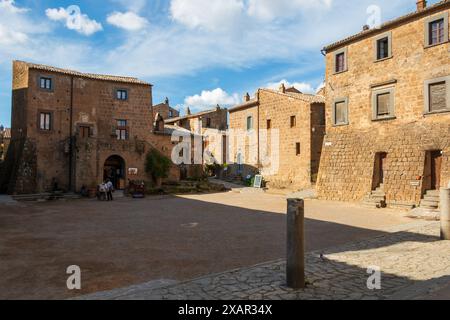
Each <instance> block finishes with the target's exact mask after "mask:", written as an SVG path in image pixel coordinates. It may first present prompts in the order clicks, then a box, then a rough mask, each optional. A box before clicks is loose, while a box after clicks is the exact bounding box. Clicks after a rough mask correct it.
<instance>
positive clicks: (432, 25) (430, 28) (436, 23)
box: [425, 12, 448, 47]
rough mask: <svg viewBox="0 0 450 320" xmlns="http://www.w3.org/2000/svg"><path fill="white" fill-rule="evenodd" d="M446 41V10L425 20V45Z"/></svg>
mask: <svg viewBox="0 0 450 320" xmlns="http://www.w3.org/2000/svg"><path fill="white" fill-rule="evenodd" d="M446 42H448V12H444V13H441V14H439V15H436V16H432V17H431V18H428V19H426V20H425V47H429V46H435V45H439V44H442V43H446Z"/></svg>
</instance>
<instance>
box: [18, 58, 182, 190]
mask: <svg viewBox="0 0 450 320" xmlns="http://www.w3.org/2000/svg"><path fill="white" fill-rule="evenodd" d="M41 76H47V77H51V78H52V82H53V88H52V90H51V91H44V90H41V89H40V88H39V78H40V77H41ZM13 79H14V88H15V89H14V92H13V121H12V123H13V140H14V139H15V138H16V139H20V137H26V144H27V143H31V144H32V145H33V146H34V149H33V150H34V152H35V155H34V156H35V158H36V161H35V164H36V175H35V177H31V176H29V175H28V176H26V175H23V174H21V171H20V170H19V172H18V175H17V177H15V179H16V180H17V181H22V180H21V179H27V177H28V182H24V183H23V185H25V184H29V185H35V190H34V192H44V191H48V190H51V188H52V181H54V179H55V180H56V181H57V183H58V186H59V187H60V188H62V189H64V190H70V189H75V190H76V191H79V190H80V189H81V186H82V185H85V186H87V187H94V186H96V185H97V184H98V183H100V182H101V181H102V180H103V167H104V163H105V160H106V159H107V158H109V157H110V156H114V155H117V156H120V157H121V158H123V159H124V160H125V181H127V179H128V178H131V179H136V180H148V176H147V174H146V173H145V156H146V153H147V152H148V150H149V148H150V147H155V148H156V149H158V150H160V151H161V152H163V153H164V154H166V155H167V156H170V154H171V146H172V144H171V141H170V137H167V136H163V137H160V136H157V135H155V134H153V119H152V110H151V109H152V108H151V106H152V90H151V86H150V85H146V84H136V83H127V82H123V83H122V82H117V81H107V80H99V79H92V78H86V77H81V76H73V75H70V74H64V73H59V72H49V71H47V70H45V71H44V70H40V69H34V68H29V69H28V68H27V64H25V63H21V62H16V63H14V70H13ZM117 89H126V90H127V91H128V99H127V100H126V101H122V100H118V99H116V90H117ZM71 105H72V110H71V108H70V106H71ZM43 111H44V112H50V113H51V114H52V127H51V130H50V131H48V132H46V131H42V130H40V129H39V122H38V117H39V113H40V112H43ZM71 119H72V126H71ZM119 119H120V120H127V127H128V135H129V138H128V140H126V141H119V140H117V137H116V136H115V129H116V125H117V120H119ZM80 126H87V127H90V128H91V137H88V138H84V139H82V137H81V136H80V130H79V127H80ZM71 129H72V130H71ZM71 137H73V138H72V139H73V141H74V150H73V152H72V154H73V157H72V172H70V159H71V157H70V148H69V146H70V139H71ZM17 145H18V144H17ZM128 168H137V169H138V174H137V175H136V176H133V177H128V172H127V171H128ZM178 177H179V174H178V175H177V173H176V169H172V174H171V179H177V178H178ZM70 180H71V183H72V185H70V184H69V181H70ZM10 192H18V193H29V192H30V190H25V189H24V188H19V184H18V183H16V187H15V188H14V190H10Z"/></svg>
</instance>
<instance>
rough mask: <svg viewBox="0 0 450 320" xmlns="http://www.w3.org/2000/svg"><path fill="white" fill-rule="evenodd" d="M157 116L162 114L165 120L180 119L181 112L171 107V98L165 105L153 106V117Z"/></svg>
mask: <svg viewBox="0 0 450 320" xmlns="http://www.w3.org/2000/svg"><path fill="white" fill-rule="evenodd" d="M156 114H160V115H161V117H163V119H172V118H178V117H179V116H180V112H179V111H178V110H177V109H175V108H172V107H171V106H170V103H169V98H166V99H165V100H164V102H163V103H160V104H157V105H154V106H153V115H154V116H155V115H156Z"/></svg>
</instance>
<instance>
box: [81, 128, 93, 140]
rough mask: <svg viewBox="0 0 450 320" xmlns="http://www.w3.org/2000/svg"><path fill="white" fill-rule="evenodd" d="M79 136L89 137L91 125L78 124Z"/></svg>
mask: <svg viewBox="0 0 450 320" xmlns="http://www.w3.org/2000/svg"><path fill="white" fill-rule="evenodd" d="M80 136H81V138H83V139H85V138H90V137H91V127H88V126H80Z"/></svg>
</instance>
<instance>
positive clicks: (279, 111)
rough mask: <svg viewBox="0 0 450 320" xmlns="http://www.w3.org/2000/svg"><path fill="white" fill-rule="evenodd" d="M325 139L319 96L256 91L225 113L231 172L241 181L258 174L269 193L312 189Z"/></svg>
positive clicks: (291, 90)
mask: <svg viewBox="0 0 450 320" xmlns="http://www.w3.org/2000/svg"><path fill="white" fill-rule="evenodd" d="M324 135H325V105H324V97H323V96H319V95H310V94H303V93H301V92H300V91H298V90H297V89H295V88H289V89H286V88H285V86H284V85H281V87H280V89H279V90H278V91H276V90H270V89H259V90H258V91H257V93H256V96H255V97H254V98H253V99H250V96H249V95H248V94H247V95H246V96H245V97H244V103H243V104H241V105H238V106H235V107H233V108H231V109H230V137H229V140H230V142H229V143H230V148H229V162H230V163H232V164H233V165H232V170H231V171H232V173H233V174H239V175H242V176H243V177H245V176H247V175H253V174H255V173H257V172H260V173H261V174H263V176H264V179H265V180H266V182H267V184H268V186H269V187H273V188H289V189H303V188H308V187H311V186H312V185H313V184H314V183H315V182H316V178H317V173H318V170H319V164H320V156H321V150H322V143H323V137H324Z"/></svg>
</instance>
